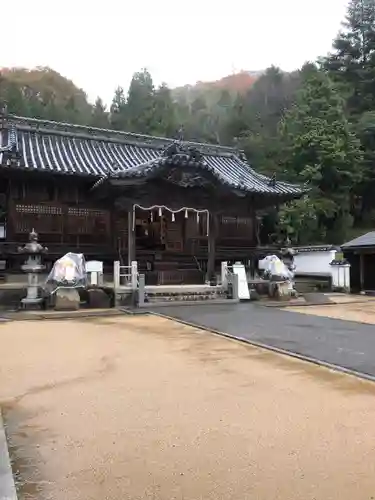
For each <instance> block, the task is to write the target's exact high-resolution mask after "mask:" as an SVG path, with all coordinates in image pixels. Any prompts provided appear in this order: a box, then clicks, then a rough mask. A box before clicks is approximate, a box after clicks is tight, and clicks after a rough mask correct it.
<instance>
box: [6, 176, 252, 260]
mask: <svg viewBox="0 0 375 500" xmlns="http://www.w3.org/2000/svg"><path fill="white" fill-rule="evenodd" d="M92 184H93V182H92V181H90V182H89V181H88V180H87V178H79V177H65V176H64V177H63V176H60V177H52V176H47V175H45V176H36V175H34V176H33V175H29V176H26V175H25V174H24V173H23V174H21V173H17V172H16V173H15V174H13V175H11V176H7V177H6V176H3V177H2V178H1V179H0V223H1V208H4V211H5V215H4V220H5V221H6V230H7V233H6V239H5V240H0V252H1V253H2V254H3V255H4V254H6V255H15V254H16V253H17V247H18V245H20V244H22V243H24V242H26V241H27V239H28V234H29V232H30V231H31V230H32V229H35V230H36V231H37V232H38V233H39V239H40V242H41V243H42V244H44V245H46V246H48V248H49V256H50V258H51V259H52V260H54V259H55V258H56V256H60V255H61V254H62V253H65V252H66V251H77V252H83V253H84V254H85V255H86V256H88V257H96V258H102V259H103V260H106V259H107V260H108V261H110V260H113V259H117V258H119V257H122V258H125V255H126V253H127V244H128V220H127V210H126V209H125V208H121V206H118V204H115V202H114V198H113V197H111V196H107V197H104V198H103V199H102V200H98V199H96V198H95V197H94V194H93V192H92V191H91V190H90V189H91V187H92ZM185 192H186V191H185ZM160 202H163V200H160V201H159V203H160ZM2 206H3V207H2ZM191 206H194V204H193V200H192V202H191ZM225 206H228V212H229V213H231V215H222V214H221V215H218V216H217V219H216V221H217V222H216V224H217V227H215V232H216V239H217V245H216V249H217V252H218V256H220V258H229V257H230V256H231V255H234V254H233V252H234V251H237V253H238V252H240V251H241V249H243V252H244V253H245V250H246V249H248V248H250V247H254V246H256V241H255V236H254V235H255V230H254V216H253V215H251V213H250V214H246V215H238V216H237V215H233V213H234V212H236V210H235V207H233V202H232V204H231V205H228V204H227V205H225V204H224V207H225ZM224 210H225V209H224ZM148 215H149V214H148V213H147V212H143V213H142V212H141V211H137V219H142V218H143V219H145V218H146V219H147V217H148ZM165 217H166V221H165V222H166V227H167V236H166V238H168V244H169V249H170V250H171V251H174V252H176V253H178V252H181V253H184V252H185V253H189V254H192V255H199V256H200V257H204V256H206V257H207V253H208V251H207V234H206V216H205V215H201V216H200V218H199V223H198V222H197V219H196V216H195V215H194V214H193V213H189V217H188V218H187V219H185V217H184V214H180V215H179V216H178V217H176V220H175V221H174V222H172V221H171V214H168V213H167V212H166V213H165ZM225 249H226V250H225ZM246 251H247V250H246ZM225 252H227V253H228V255H227V256H226V255H224V254H225ZM240 253H241V252H240Z"/></svg>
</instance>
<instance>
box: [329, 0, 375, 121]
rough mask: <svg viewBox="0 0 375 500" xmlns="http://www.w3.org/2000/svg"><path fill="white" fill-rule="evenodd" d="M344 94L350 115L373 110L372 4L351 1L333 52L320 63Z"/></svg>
mask: <svg viewBox="0 0 375 500" xmlns="http://www.w3.org/2000/svg"><path fill="white" fill-rule="evenodd" d="M322 62H323V65H324V67H325V69H327V70H328V71H329V72H330V76H331V78H333V79H334V81H335V82H337V83H339V84H340V85H341V86H342V88H343V89H344V91H345V92H346V94H347V105H348V109H349V111H350V113H352V114H355V115H360V114H362V113H363V112H366V111H371V110H374V109H375V85H374V81H375V0H351V1H350V4H349V6H348V11H347V16H346V20H345V22H344V23H343V29H342V30H341V31H340V32H339V34H338V35H337V37H336V39H335V40H334V43H333V51H332V53H331V54H329V55H328V57H326V58H325V59H323V61H322Z"/></svg>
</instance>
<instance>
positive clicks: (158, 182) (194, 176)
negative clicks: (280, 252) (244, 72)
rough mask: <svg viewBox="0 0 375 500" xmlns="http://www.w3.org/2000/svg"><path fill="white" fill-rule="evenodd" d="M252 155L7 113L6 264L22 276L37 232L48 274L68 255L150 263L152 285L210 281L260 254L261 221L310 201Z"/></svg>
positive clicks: (2, 129) (2, 210) (0, 247)
mask: <svg viewBox="0 0 375 500" xmlns="http://www.w3.org/2000/svg"><path fill="white" fill-rule="evenodd" d="M301 194H302V190H301V189H300V188H299V187H297V186H295V185H292V184H288V183H285V182H280V181H277V180H276V179H270V178H267V177H265V176H263V175H260V174H258V173H256V172H255V171H254V170H253V168H251V167H250V165H249V164H248V163H247V162H246V158H245V157H244V155H243V154H242V153H240V152H238V151H237V150H235V149H232V148H229V147H222V146H218V145H210V144H200V143H189V142H184V141H182V140H178V141H176V140H172V139H166V138H160V137H150V136H145V135H140V134H132V133H126V132H118V131H113V130H102V129H97V128H90V127H84V126H79V125H70V124H66V123H56V122H49V121H42V120H37V119H29V118H22V117H18V116H10V115H6V114H4V113H3V114H2V115H0V255H1V256H0V259H2V261H5V262H6V270H7V272H9V273H11V272H19V265H20V263H19V259H18V255H17V247H18V246H19V245H20V244H22V243H24V242H25V241H26V240H27V237H28V234H29V232H30V231H31V230H32V229H35V231H37V232H38V234H39V239H40V241H41V243H42V244H43V245H45V246H47V247H48V249H49V253H48V255H47V267H48V266H50V265H51V263H52V262H53V261H54V260H56V259H57V258H59V257H61V256H62V255H63V254H65V253H66V252H68V251H71V252H77V253H83V254H84V255H85V258H86V259H97V260H102V261H103V262H104V265H105V266H107V268H108V266H111V269H112V266H113V261H114V260H120V261H121V262H122V263H123V264H125V265H126V264H127V263H128V262H130V261H132V260H137V261H138V266H139V269H140V270H141V271H142V272H145V275H146V283H148V284H153V285H155V284H181V283H187V284H190V283H202V282H204V280H205V279H207V277H211V276H212V275H214V273H215V269H217V268H218V267H220V261H222V260H234V259H239V260H241V259H242V260H243V259H246V260H249V259H250V257H251V256H252V255H254V254H255V252H256V247H257V245H258V243H259V241H258V240H257V219H256V215H257V211H259V210H263V209H265V208H266V207H268V206H274V205H278V204H280V203H283V202H285V201H287V200H291V199H293V198H298V197H300V196H301Z"/></svg>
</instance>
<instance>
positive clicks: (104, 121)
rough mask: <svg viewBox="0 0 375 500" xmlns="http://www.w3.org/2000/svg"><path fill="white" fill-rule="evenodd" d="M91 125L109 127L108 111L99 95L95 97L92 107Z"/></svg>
mask: <svg viewBox="0 0 375 500" xmlns="http://www.w3.org/2000/svg"><path fill="white" fill-rule="evenodd" d="M91 125H92V126H93V127H99V128H108V127H109V122H108V113H107V110H106V107H105V104H104V103H103V101H102V99H101V98H100V97H97V99H96V101H95V104H94V106H93V108H92V114H91Z"/></svg>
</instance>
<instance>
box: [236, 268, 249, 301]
mask: <svg viewBox="0 0 375 500" xmlns="http://www.w3.org/2000/svg"><path fill="white" fill-rule="evenodd" d="M233 273H234V274H236V275H237V276H238V298H239V299H240V300H250V292H249V285H248V283H247V276H246V271H245V266H244V265H243V264H241V263H240V262H236V263H235V264H233Z"/></svg>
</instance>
